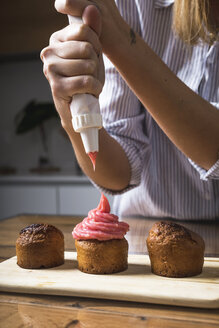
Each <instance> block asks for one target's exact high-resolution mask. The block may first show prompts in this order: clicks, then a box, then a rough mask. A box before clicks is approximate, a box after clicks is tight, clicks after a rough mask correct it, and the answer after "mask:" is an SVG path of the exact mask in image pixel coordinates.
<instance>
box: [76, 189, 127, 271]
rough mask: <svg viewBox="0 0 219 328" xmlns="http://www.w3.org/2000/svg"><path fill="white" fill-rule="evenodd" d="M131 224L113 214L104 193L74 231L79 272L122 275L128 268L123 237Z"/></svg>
mask: <svg viewBox="0 0 219 328" xmlns="http://www.w3.org/2000/svg"><path fill="white" fill-rule="evenodd" d="M128 230H129V225H128V224H127V223H125V222H119V221H118V216H116V215H113V214H110V205H109V202H108V200H107V198H106V197H105V196H104V194H103V193H102V194H101V199H100V203H99V205H98V207H97V208H96V209H94V210H91V211H90V212H89V213H88V217H86V218H85V219H84V220H83V221H82V222H81V223H79V224H78V225H77V226H76V227H75V228H74V230H73V232H72V235H73V238H74V239H75V247H76V250H77V260H78V269H79V270H80V271H82V272H85V273H91V274H107V273H108V274H109V273H115V272H121V271H124V270H126V269H127V267H128V242H127V240H126V239H125V238H124V236H125V234H126V232H127V231H128Z"/></svg>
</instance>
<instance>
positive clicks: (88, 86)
mask: <svg viewBox="0 0 219 328" xmlns="http://www.w3.org/2000/svg"><path fill="white" fill-rule="evenodd" d="M85 19H86V20H87V22H89V24H90V26H91V27H90V26H88V25H87V24H71V25H68V26H67V27H65V28H64V29H62V30H60V31H58V32H55V33H54V34H52V36H51V38H50V42H49V46H48V47H46V48H44V49H43V50H42V52H41V59H42V61H43V63H44V74H45V76H46V78H47V79H48V81H49V83H50V87H51V91H52V95H53V99H54V102H55V105H56V109H57V111H58V113H59V115H60V118H61V123H62V126H63V127H64V129H65V130H66V132H67V133H69V132H72V123H71V113H70V110H69V104H70V102H71V99H72V96H73V95H74V94H78V93H89V94H93V95H94V96H96V97H98V96H99V94H100V92H101V90H102V87H103V84H104V65H103V60H102V49H101V44H100V41H99V34H100V30H101V20H100V14H99V12H98V10H97V9H96V7H94V6H89V7H88V8H86V11H85Z"/></svg>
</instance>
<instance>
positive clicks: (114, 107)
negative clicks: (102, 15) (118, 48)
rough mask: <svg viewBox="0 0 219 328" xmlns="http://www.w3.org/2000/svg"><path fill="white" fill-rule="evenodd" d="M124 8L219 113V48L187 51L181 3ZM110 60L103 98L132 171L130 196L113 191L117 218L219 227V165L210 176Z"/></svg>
mask: <svg viewBox="0 0 219 328" xmlns="http://www.w3.org/2000/svg"><path fill="white" fill-rule="evenodd" d="M116 2H117V5H118V8H119V10H120V12H121V14H122V16H123V17H124V19H125V20H126V21H127V22H128V23H129V25H130V26H131V27H132V28H133V30H134V31H136V32H137V33H138V34H139V35H140V36H141V37H142V38H143V39H144V40H145V41H146V42H147V44H148V45H149V46H150V47H151V48H152V49H153V50H154V52H155V53H156V54H157V55H158V56H159V57H160V58H161V59H162V60H163V61H164V62H165V63H166V65H167V66H168V67H169V68H170V69H171V70H172V71H173V72H174V73H175V74H176V75H177V77H178V78H179V79H181V80H182V81H183V82H184V83H185V84H186V85H187V86H189V87H190V88H191V89H192V90H194V91H195V92H196V93H197V94H199V95H200V96H201V97H203V98H205V99H206V100H207V101H209V102H210V103H212V104H213V105H214V106H215V107H216V108H218V109H219V44H218V42H217V43H215V44H214V45H212V46H209V45H207V44H205V45H198V46H195V47H192V48H189V47H187V46H185V45H184V44H183V42H182V41H181V40H179V39H178V38H177V37H176V36H175V35H174V33H173V31H172V27H171V25H172V9H173V2H174V1H173V0H117V1H116ZM104 60H105V69H106V83H105V85H104V88H103V92H102V94H101V95H100V105H101V111H102V116H103V122H104V127H105V129H106V130H107V132H108V133H109V134H110V135H111V136H112V137H114V138H115V139H116V140H117V141H118V142H119V143H120V144H121V146H122V147H123V149H124V151H125V152H126V155H127V157H128V159H129V161H130V165H131V169H132V175H131V180H130V184H129V186H128V187H127V188H126V189H125V190H123V191H122V192H120V193H113V192H111V191H110V190H105V192H108V193H111V194H114V195H116V196H115V197H114V198H115V200H114V208H113V211H114V213H116V214H117V215H119V216H120V217H122V216H147V217H164V218H165V217H166V218H167V217H169V218H175V219H179V220H180V219H183V220H187V219H190V220H191V219H209V220H210V219H211V220H216V219H218V218H219V160H218V161H217V162H216V163H215V164H214V165H213V166H212V168H210V169H209V170H208V171H206V170H204V169H203V168H201V167H199V166H198V165H197V164H196V163H194V162H193V161H191V160H190V159H189V158H187V157H186V156H185V155H184V154H183V153H182V152H181V151H180V150H179V149H178V148H177V147H176V146H175V145H174V144H173V143H172V142H171V141H170V140H169V139H168V137H167V136H166V135H165V134H164V132H163V131H162V130H161V129H160V127H159V126H158V125H157V123H156V122H155V121H154V120H153V118H152V117H151V115H150V114H149V113H148V112H147V110H146V109H145V108H143V106H142V105H141V103H140V101H139V100H138V99H137V97H136V96H135V94H134V93H133V92H132V91H131V90H130V89H129V87H128V86H127V84H126V83H125V82H124V80H123V79H122V77H121V76H120V75H119V73H118V72H117V71H116V69H115V68H114V66H113V65H112V63H111V62H110V61H109V60H108V59H107V58H104ZM218 128H219V127H218ZM215 142H216V141H215ZM217 142H218V140H217Z"/></svg>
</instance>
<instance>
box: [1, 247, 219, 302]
mask: <svg viewBox="0 0 219 328" xmlns="http://www.w3.org/2000/svg"><path fill="white" fill-rule="evenodd" d="M76 258H77V255H76V253H75V252H65V263H64V264H63V265H61V266H59V267H56V268H52V269H40V270H30V269H22V268H20V267H19V266H18V265H17V264H16V260H17V259H16V256H15V257H12V258H10V259H9V260H6V261H4V262H2V263H0V290H1V291H6V292H18V293H31V294H47V295H63V296H64V295H65V296H79V297H93V298H104V299H112V300H124V301H136V302H147V303H156V304H169V305H178V306H191V307H201V308H219V258H206V259H205V263H204V269H203V273H202V274H201V275H198V276H196V277H191V278H178V279H176V278H164V277H159V276H156V275H154V274H152V273H151V271H150V261H149V257H148V256H147V255H129V268H128V270H126V271H124V272H121V273H116V274H111V275H91V274H86V273H82V272H80V271H79V270H78V269H77V261H76Z"/></svg>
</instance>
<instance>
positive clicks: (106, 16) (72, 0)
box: [55, 0, 129, 56]
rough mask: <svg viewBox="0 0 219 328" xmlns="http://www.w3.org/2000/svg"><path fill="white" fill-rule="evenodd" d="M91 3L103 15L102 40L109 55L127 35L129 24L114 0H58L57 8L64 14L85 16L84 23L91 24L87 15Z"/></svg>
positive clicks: (104, 49) (103, 46) (56, 2)
mask: <svg viewBox="0 0 219 328" xmlns="http://www.w3.org/2000/svg"><path fill="white" fill-rule="evenodd" d="M91 4H92V5H95V6H96V7H97V8H98V10H99V12H100V15H101V23H102V29H101V33H100V41H101V44H102V49H103V52H104V53H105V54H106V55H107V56H108V55H109V54H110V53H111V52H112V51H113V49H114V48H115V47H117V46H118V45H120V44H121V42H122V41H123V38H124V37H126V35H127V24H126V22H125V21H124V19H123V18H122V16H121V15H120V13H119V10H118V8H117V6H116V4H115V1H114V0H56V1H55V8H56V10H57V11H58V12H60V13H62V14H67V15H72V16H79V17H83V21H84V23H85V24H88V25H89V26H90V16H87V15H86V10H87V9H88V6H89V5H91ZM128 36H129V35H128Z"/></svg>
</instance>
